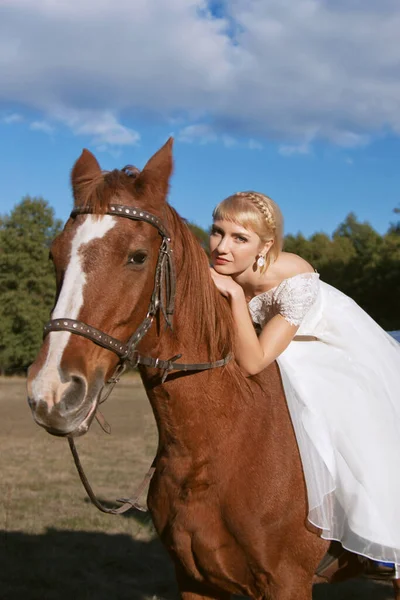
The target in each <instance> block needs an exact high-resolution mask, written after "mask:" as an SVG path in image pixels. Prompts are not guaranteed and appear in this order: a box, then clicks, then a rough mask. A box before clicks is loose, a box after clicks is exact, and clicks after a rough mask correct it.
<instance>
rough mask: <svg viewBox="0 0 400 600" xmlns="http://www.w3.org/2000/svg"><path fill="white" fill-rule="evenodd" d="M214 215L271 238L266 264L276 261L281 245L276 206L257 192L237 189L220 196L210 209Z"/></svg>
mask: <svg viewBox="0 0 400 600" xmlns="http://www.w3.org/2000/svg"><path fill="white" fill-rule="evenodd" d="M213 219H214V221H217V220H224V221H233V222H234V223H238V224H239V225H241V226H242V227H244V228H245V229H251V230H252V231H254V232H255V233H256V234H257V235H258V236H259V238H260V239H261V241H262V242H268V241H270V240H273V244H272V246H271V248H270V250H269V252H268V254H267V256H266V265H265V268H267V267H268V265H269V264H271V263H273V262H275V260H276V259H277V258H278V256H279V253H280V252H281V251H282V246H283V218H282V213H281V211H280V209H279V206H278V205H277V204H276V203H275V202H274V201H273V200H272V198H270V197H269V196H266V195H265V194H261V193H259V192H254V191H248V192H237V193H236V194H233V195H232V196H229V197H228V198H225V200H222V202H220V203H219V204H218V205H217V206H216V207H215V209H214V211H213Z"/></svg>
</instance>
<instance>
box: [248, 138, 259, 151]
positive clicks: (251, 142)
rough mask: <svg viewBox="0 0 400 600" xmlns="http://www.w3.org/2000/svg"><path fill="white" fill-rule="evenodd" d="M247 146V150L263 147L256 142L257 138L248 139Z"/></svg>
mask: <svg viewBox="0 0 400 600" xmlns="http://www.w3.org/2000/svg"><path fill="white" fill-rule="evenodd" d="M247 147H248V148H249V150H262V149H263V145H262V144H261V143H260V142H257V140H253V139H250V140H249V141H248V142H247Z"/></svg>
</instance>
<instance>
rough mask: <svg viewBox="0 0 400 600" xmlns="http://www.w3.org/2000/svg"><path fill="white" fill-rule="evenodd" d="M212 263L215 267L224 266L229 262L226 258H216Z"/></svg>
mask: <svg viewBox="0 0 400 600" xmlns="http://www.w3.org/2000/svg"><path fill="white" fill-rule="evenodd" d="M214 262H215V264H216V265H226V264H227V263H229V262H230V260H226V258H221V257H220V256H217V258H216V259H215V261H214Z"/></svg>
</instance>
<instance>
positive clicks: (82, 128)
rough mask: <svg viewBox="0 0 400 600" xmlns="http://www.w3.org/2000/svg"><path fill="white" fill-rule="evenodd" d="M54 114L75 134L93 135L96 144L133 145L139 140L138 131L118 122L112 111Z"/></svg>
mask: <svg viewBox="0 0 400 600" xmlns="http://www.w3.org/2000/svg"><path fill="white" fill-rule="evenodd" d="M54 116H55V117H56V118H57V119H58V120H59V121H61V122H63V123H64V124H65V125H67V126H68V127H69V128H70V129H71V130H72V132H73V133H74V134H75V135H87V136H92V143H93V144H95V145H96V146H99V147H103V149H104V146H132V145H135V144H137V143H138V142H139V140H140V135H139V133H138V132H137V131H134V130H133V129H130V128H129V127H125V126H124V125H122V124H121V123H119V122H118V120H117V118H116V117H115V115H114V114H113V113H111V112H110V111H89V110H83V111H82V110H81V111H77V110H58V111H55V113H54Z"/></svg>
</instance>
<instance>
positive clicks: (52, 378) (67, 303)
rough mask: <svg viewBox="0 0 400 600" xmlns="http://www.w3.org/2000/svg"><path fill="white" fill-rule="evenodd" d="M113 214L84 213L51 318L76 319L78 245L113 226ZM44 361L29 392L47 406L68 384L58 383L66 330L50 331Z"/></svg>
mask: <svg viewBox="0 0 400 600" xmlns="http://www.w3.org/2000/svg"><path fill="white" fill-rule="evenodd" d="M115 223H116V220H115V219H114V217H111V216H109V215H105V216H103V217H101V218H94V217H93V216H92V215H88V216H87V217H86V219H85V221H84V222H83V223H82V225H80V226H79V227H78V229H77V231H76V233H75V236H74V238H73V240H72V243H71V254H70V260H69V263H68V267H67V270H66V272H65V276H64V281H63V285H62V289H61V293H60V296H59V298H58V301H57V304H56V306H55V308H54V311H53V313H52V317H51V318H52V319H62V318H65V319H76V320H77V319H78V316H79V312H80V310H81V308H82V306H83V291H84V287H85V283H86V274H85V272H84V271H83V268H82V253H81V251H82V246H85V245H86V244H88V243H89V242H91V241H93V240H94V239H96V238H102V237H103V236H105V235H106V233H108V231H110V229H112V228H113V227H114V225H115ZM48 335H49V336H50V344H49V349H48V353H47V357H46V361H45V363H44V365H43V367H42V368H41V370H40V372H39V373H38V374H37V376H36V378H35V380H34V381H33V382H32V391H33V395H34V397H35V398H36V399H42V400H45V401H46V402H47V403H48V404H49V405H53V404H54V403H57V402H59V400H60V399H61V395H62V392H63V391H64V389H65V387H67V386H68V385H69V384H68V383H62V382H61V377H60V376H61V372H60V364H61V359H62V356H63V353H64V350H65V348H66V346H67V344H68V340H69V338H70V336H71V335H72V334H71V333H70V332H68V331H60V332H58V331H57V332H51V333H50V334H48Z"/></svg>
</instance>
